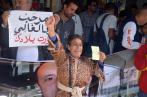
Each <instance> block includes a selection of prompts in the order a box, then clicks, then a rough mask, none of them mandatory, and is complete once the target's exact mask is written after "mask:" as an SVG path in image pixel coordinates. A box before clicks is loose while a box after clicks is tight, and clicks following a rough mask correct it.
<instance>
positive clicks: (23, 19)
mask: <svg viewBox="0 0 147 97" xmlns="http://www.w3.org/2000/svg"><path fill="white" fill-rule="evenodd" d="M52 15H53V14H52V12H36V11H16V10H14V11H11V12H10V16H9V19H8V23H9V37H10V38H9V46H10V47H15V46H41V45H47V40H48V39H47V37H48V36H47V34H46V33H47V31H48V29H47V27H46V25H45V21H46V20H47V19H48V17H50V16H52Z"/></svg>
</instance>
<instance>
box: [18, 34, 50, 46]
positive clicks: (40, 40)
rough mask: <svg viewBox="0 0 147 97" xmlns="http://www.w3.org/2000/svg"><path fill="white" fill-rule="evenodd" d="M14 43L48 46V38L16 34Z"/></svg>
mask: <svg viewBox="0 0 147 97" xmlns="http://www.w3.org/2000/svg"><path fill="white" fill-rule="evenodd" d="M15 42H20V43H32V44H34V43H40V44H46V45H47V44H48V38H47V37H43V36H39V37H33V36H31V34H29V35H27V36H25V35H22V34H17V35H16V36H15Z"/></svg>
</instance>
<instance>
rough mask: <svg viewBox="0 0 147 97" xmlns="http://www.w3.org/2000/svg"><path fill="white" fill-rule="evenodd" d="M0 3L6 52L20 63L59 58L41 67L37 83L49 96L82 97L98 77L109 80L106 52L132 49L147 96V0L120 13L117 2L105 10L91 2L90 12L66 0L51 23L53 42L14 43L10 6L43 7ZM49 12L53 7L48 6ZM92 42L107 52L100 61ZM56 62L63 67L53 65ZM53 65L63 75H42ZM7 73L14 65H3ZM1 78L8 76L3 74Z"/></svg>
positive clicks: (22, 1) (0, 35) (1, 44)
mask: <svg viewBox="0 0 147 97" xmlns="http://www.w3.org/2000/svg"><path fill="white" fill-rule="evenodd" d="M0 2H1V3H0V15H1V17H0V49H1V51H0V56H1V57H2V58H9V59H15V60H18V61H42V60H55V62H53V63H50V64H48V63H43V64H41V65H40V66H39V67H38V69H37V70H36V75H37V76H42V77H40V78H39V77H37V83H38V85H39V86H40V87H41V90H42V92H43V94H45V95H44V97H54V96H55V95H56V97H63V95H64V97H71V96H74V97H82V93H81V92H82V91H83V90H84V88H85V87H86V86H87V85H89V84H90V82H92V81H93V80H92V79H93V76H96V77H97V78H98V80H100V79H101V80H104V79H105V77H104V74H103V72H102V71H103V61H104V60H105V58H106V56H105V55H109V54H113V53H115V52H119V51H122V50H126V49H138V52H137V54H136V56H135V57H134V58H135V62H134V63H135V66H136V68H137V69H138V70H140V71H141V76H140V80H139V86H140V93H139V97H146V96H147V89H146V87H144V86H146V85H147V84H146V82H147V77H146V76H145V74H146V72H147V48H146V43H147V5H146V4H144V5H143V6H142V8H137V7H135V8H134V7H132V8H129V9H125V10H123V11H119V10H118V7H117V6H116V5H115V4H114V3H107V4H106V5H105V6H104V8H103V9H101V8H99V4H98V2H97V0H88V2H87V7H86V8H85V10H84V11H82V10H80V11H79V9H81V8H80V5H79V2H77V1H76V0H65V2H63V4H62V8H61V10H59V11H58V12H54V15H53V17H50V18H48V21H46V26H47V28H48V35H49V46H29V47H24V46H20V47H9V38H10V37H9V29H8V27H9V25H8V17H9V14H10V10H13V9H14V10H22V11H34V10H35V11H40V9H41V8H40V7H41V6H40V5H39V3H38V2H37V0H34V1H32V0H13V2H11V0H1V1H0ZM131 9H132V10H131ZM44 11H48V12H49V11H51V10H50V9H49V10H47V9H44ZM92 45H95V46H99V48H100V51H101V52H100V60H98V61H94V62H93V61H92V60H90V59H89V58H91V56H92V51H91V46H92ZM22 56H24V58H23V57H22ZM141 60H142V61H141ZM55 64H56V65H57V68H55V67H54V66H52V65H55ZM49 65H50V66H49ZM47 68H53V71H57V73H55V72H54V73H53V75H52V74H51V72H50V71H49V72H48V75H44V76H46V78H44V79H41V78H43V72H44V71H45V70H48V69H47ZM8 69H9V70H8ZM41 69H42V70H41ZM3 71H5V73H6V75H10V72H7V71H12V67H11V65H7V66H5V65H2V66H0V72H3ZM41 73H42V74H41ZM0 76H2V77H4V78H5V79H7V77H6V76H5V75H3V74H2V75H1V74H0ZM7 80H9V79H7ZM51 80H54V82H52V83H50V85H51V86H50V87H53V91H50V90H49V88H48V87H47V85H48V83H45V82H47V81H51ZM42 83H43V84H42ZM42 86H43V87H42ZM56 87H57V88H58V89H59V90H57V88H56ZM46 91H50V92H46ZM89 91H90V90H89ZM49 93H51V94H49ZM92 93H93V92H92ZM83 94H85V93H83ZM89 95H90V94H89ZM94 95H97V94H94Z"/></svg>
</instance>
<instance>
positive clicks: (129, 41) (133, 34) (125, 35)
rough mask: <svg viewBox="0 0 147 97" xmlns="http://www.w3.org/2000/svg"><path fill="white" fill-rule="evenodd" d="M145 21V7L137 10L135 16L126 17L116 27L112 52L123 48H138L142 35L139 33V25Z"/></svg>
mask: <svg viewBox="0 0 147 97" xmlns="http://www.w3.org/2000/svg"><path fill="white" fill-rule="evenodd" d="M145 23H147V7H143V8H142V9H140V10H139V11H138V13H137V14H136V16H132V17H131V16H130V17H127V18H126V19H125V20H124V21H123V22H122V24H121V25H120V27H119V29H118V32H119V33H118V36H117V39H116V44H115V48H114V52H118V51H121V50H125V49H138V48H139V47H140V45H141V40H142V35H141V33H139V31H138V30H139V25H144V24H145Z"/></svg>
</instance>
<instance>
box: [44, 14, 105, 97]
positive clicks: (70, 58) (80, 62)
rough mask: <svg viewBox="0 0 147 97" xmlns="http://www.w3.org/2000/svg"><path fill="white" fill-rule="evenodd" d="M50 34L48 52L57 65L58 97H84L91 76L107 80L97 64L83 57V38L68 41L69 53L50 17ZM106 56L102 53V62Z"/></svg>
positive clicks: (77, 36) (71, 38)
mask: <svg viewBox="0 0 147 97" xmlns="http://www.w3.org/2000/svg"><path fill="white" fill-rule="evenodd" d="M46 25H47V27H48V29H49V30H48V34H49V48H48V50H49V51H50V52H51V54H52V55H53V57H54V59H55V61H56V63H57V81H58V82H57V83H58V84H57V87H58V89H59V90H58V92H57V95H56V97H82V91H83V89H84V88H86V86H87V85H88V83H89V81H90V79H91V76H92V75H96V76H97V77H98V78H99V79H100V80H103V81H104V80H105V77H104V74H103V73H102V71H101V69H100V68H99V66H98V65H97V64H94V63H93V62H92V61H91V60H89V59H88V58H86V57H83V56H81V54H82V51H83V42H82V38H81V37H80V36H79V35H73V36H71V37H69V39H68V44H67V46H68V51H69V52H68V53H65V50H64V48H63V46H62V44H61V42H60V38H59V37H58V35H57V34H56V33H55V18H54V17H50V18H49V19H48V21H47V22H46ZM105 58H106V57H105V54H104V53H102V52H100V61H103V60H104V59H105Z"/></svg>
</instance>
